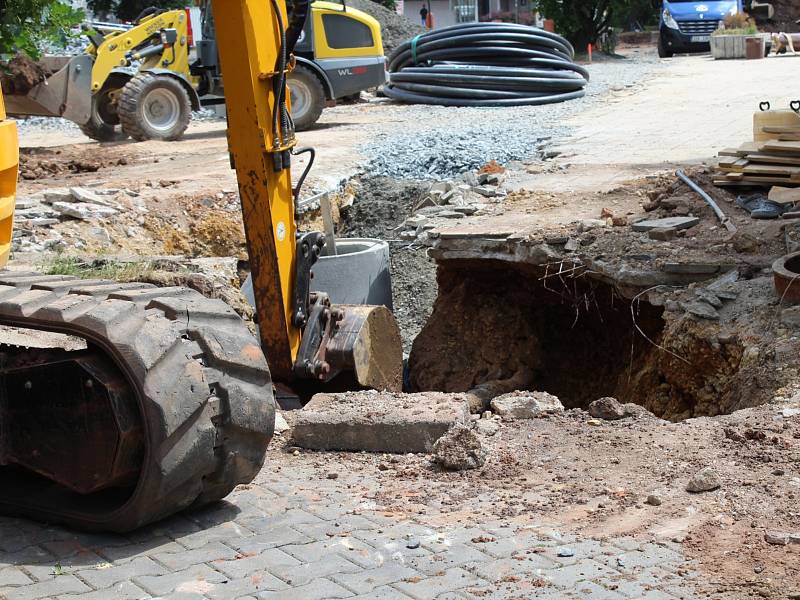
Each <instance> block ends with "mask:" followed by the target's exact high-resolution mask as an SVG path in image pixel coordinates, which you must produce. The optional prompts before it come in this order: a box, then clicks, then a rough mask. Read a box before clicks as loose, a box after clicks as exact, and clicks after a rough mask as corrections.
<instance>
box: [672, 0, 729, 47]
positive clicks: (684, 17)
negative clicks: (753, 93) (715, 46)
mask: <svg viewBox="0 0 800 600" xmlns="http://www.w3.org/2000/svg"><path fill="white" fill-rule="evenodd" d="M742 10H743V8H742V0H708V1H705V2H703V1H701V0H663V2H662V6H661V18H660V24H659V37H658V55H659V56H660V57H662V58H669V57H671V56H672V55H674V54H677V53H681V52H708V51H709V49H710V40H711V34H712V32H714V31H715V30H716V29H717V28H718V27H719V26H720V24H721V22H722V21H723V20H724V19H725V17H727V16H728V15H732V14H736V13H737V12H741V11H742Z"/></svg>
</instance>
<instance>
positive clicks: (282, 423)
mask: <svg viewBox="0 0 800 600" xmlns="http://www.w3.org/2000/svg"><path fill="white" fill-rule="evenodd" d="M288 430H289V424H288V423H287V422H286V419H284V418H283V415H282V414H281V413H279V412H276V413H275V433H283V432H284V431H288Z"/></svg>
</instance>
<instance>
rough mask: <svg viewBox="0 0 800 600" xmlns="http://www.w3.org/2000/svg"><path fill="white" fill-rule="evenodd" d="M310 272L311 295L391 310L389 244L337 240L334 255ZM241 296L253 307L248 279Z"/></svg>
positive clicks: (325, 256)
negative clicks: (319, 293) (324, 295)
mask: <svg viewBox="0 0 800 600" xmlns="http://www.w3.org/2000/svg"><path fill="white" fill-rule="evenodd" d="M324 251H328V248H326V249H325V250H324ZM311 272H312V273H313V274H314V277H313V278H312V280H311V291H312V292H316V291H321V292H325V293H327V294H328V296H330V299H331V302H332V303H333V304H370V305H381V304H382V305H383V306H385V307H386V308H388V309H389V310H392V308H393V307H392V282H391V277H390V275H389V244H387V243H386V242H385V241H383V240H375V239H368V238H349V239H337V240H336V254H335V255H333V254H330V255H323V256H320V258H319V260H318V261H317V263H316V264H315V265H314V267H313V268H312V269H311ZM242 293H243V294H244V296H245V298H247V301H248V302H249V303H250V304H251V305H252V306H255V298H254V297H253V282H252V280H251V278H250V276H249V275H248V276H247V280H246V281H245V282H244V285H242Z"/></svg>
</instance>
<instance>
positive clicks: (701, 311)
mask: <svg viewBox="0 0 800 600" xmlns="http://www.w3.org/2000/svg"><path fill="white" fill-rule="evenodd" d="M684 308H685V310H686V311H687V312H688V313H689V314H691V315H694V316H695V317H700V318H701V319H711V320H715V319H719V313H718V312H717V311H716V309H715V308H714V307H713V306H711V305H710V304H708V303H707V302H700V301H698V302H690V303H689V304H687V305H686V306H685V307H684Z"/></svg>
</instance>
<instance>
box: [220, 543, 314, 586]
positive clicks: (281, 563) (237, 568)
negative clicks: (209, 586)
mask: <svg viewBox="0 0 800 600" xmlns="http://www.w3.org/2000/svg"><path fill="white" fill-rule="evenodd" d="M300 564H301V563H300V561H299V560H297V559H296V558H293V557H292V556H289V555H288V554H286V553H285V552H283V551H282V550H280V549H278V548H270V549H267V550H264V551H263V552H260V553H258V554H256V555H254V556H242V555H239V558H236V559H235V560H221V561H215V562H214V568H216V569H219V570H220V571H222V572H223V573H225V574H226V575H228V576H229V577H231V578H234V579H238V578H241V577H246V576H248V575H250V574H251V573H255V572H256V571H264V570H267V571H269V572H271V573H274V574H275V575H279V573H280V572H281V571H283V570H285V569H289V568H292V567H296V566H298V565H300Z"/></svg>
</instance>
